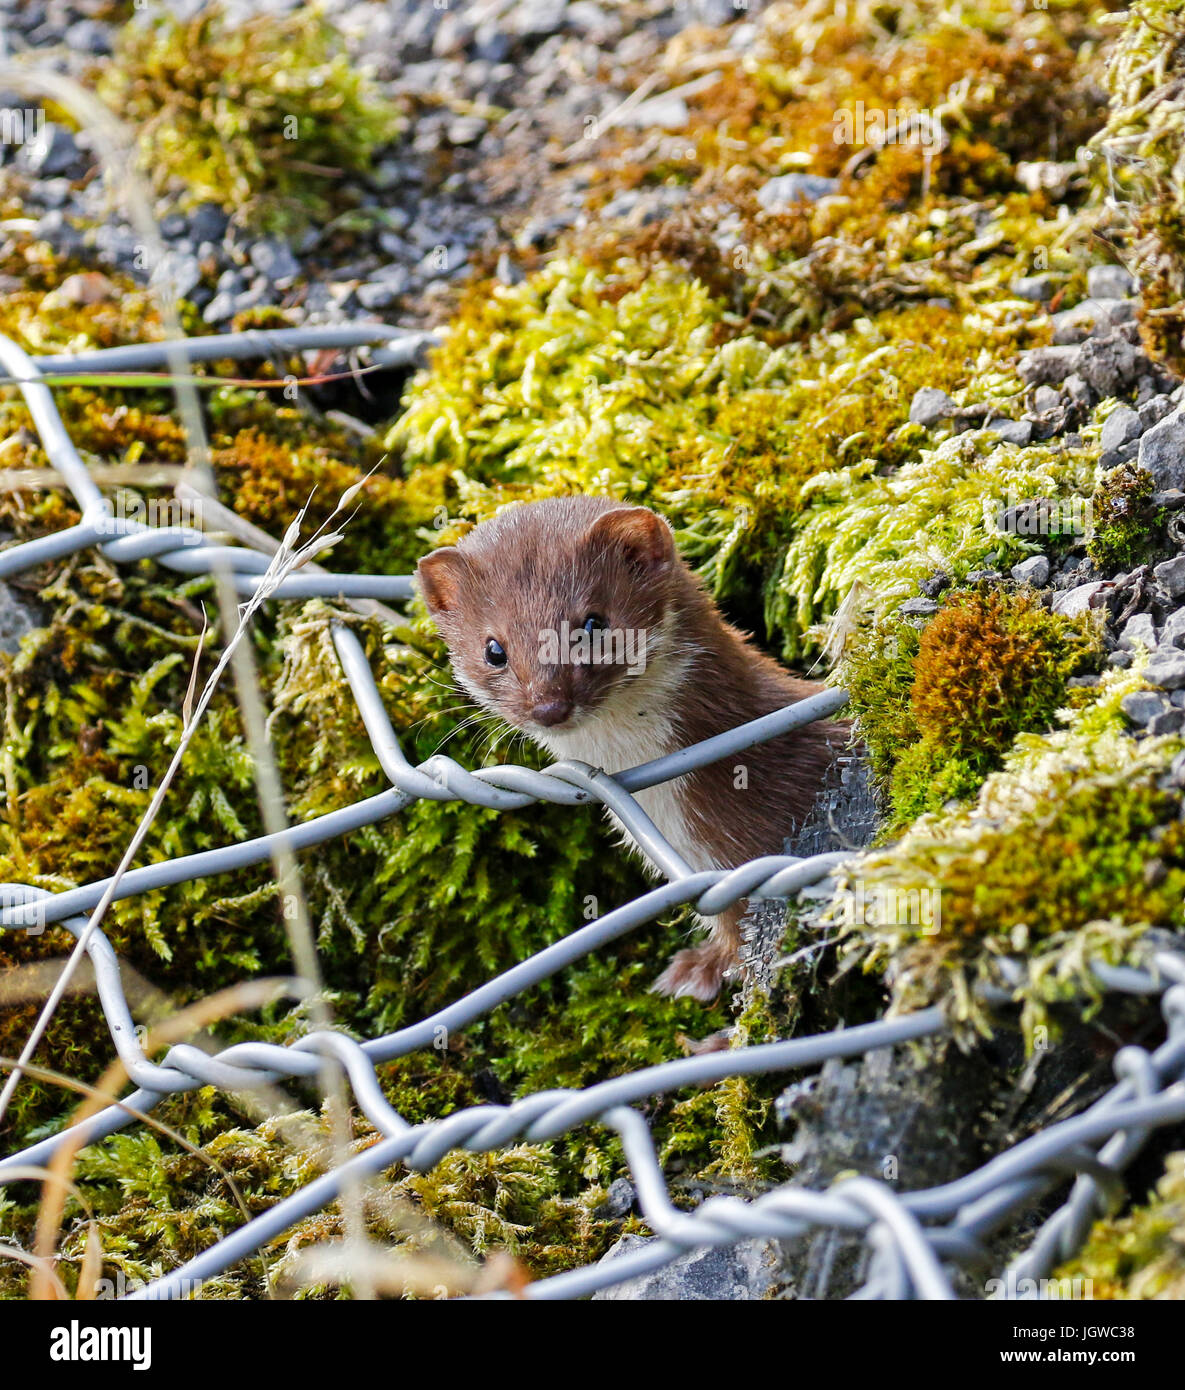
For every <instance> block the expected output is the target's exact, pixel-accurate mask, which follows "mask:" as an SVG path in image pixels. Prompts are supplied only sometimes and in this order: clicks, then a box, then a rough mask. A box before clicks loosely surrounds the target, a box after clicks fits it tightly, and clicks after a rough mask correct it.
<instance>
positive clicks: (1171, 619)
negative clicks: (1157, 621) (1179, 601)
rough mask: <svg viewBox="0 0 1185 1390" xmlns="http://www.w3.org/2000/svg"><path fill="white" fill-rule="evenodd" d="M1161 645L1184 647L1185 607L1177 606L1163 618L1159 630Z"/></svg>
mask: <svg viewBox="0 0 1185 1390" xmlns="http://www.w3.org/2000/svg"><path fill="white" fill-rule="evenodd" d="M1160 645H1161V646H1162V647H1185V608H1178V609H1177V610H1176V611H1175V612H1173V613H1170V614H1169V615H1168V617H1167V618H1166V619H1165V620H1164V627H1162V628H1161V630H1160Z"/></svg>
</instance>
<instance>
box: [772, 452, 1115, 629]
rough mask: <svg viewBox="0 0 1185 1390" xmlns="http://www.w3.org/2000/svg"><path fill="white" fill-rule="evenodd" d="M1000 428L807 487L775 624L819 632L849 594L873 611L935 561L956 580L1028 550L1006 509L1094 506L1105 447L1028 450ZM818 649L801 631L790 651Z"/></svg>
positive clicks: (779, 587) (776, 597)
mask: <svg viewBox="0 0 1185 1390" xmlns="http://www.w3.org/2000/svg"><path fill="white" fill-rule="evenodd" d="M991 438H992V437H991V436H990V435H984V434H978V433H976V434H965V435H954V436H952V437H950V438H948V439H946V440H944V441H943V442H942V443H940V444H939V445H938V446H937V448H934V449H923V450H922V451H921V452H920V453H919V455H918V457H917V458H916V459H911V460H910V461H909V462H908V463H906V464H904V465H903V466H902V467H901V468H899V469H897V470H896V471H895V472H894V473H891V474H882V473H880V472H878V471H877V470H876V468H875V466H874V465H873V464H872V463H871V462H862V463H860V464H859V465H858V466H856V467H853V468H850V469H848V470H846V471H844V472H833V473H828V474H822V475H820V476H819V477H817V478H815V479H814V480H813V481H812V482H811V483H810V484H809V485H808V487H807V488H806V489H804V491H805V493H806V496H807V500H808V501H809V503H810V512H809V514H808V516H807V518H806V519H805V521H804V523H803V525H802V526H801V527H800V528H799V529H798V531H797V534H796V535H795V537H794V540H793V541H792V543H791V545H790V546H789V548H788V550H787V553H786V558H785V562H784V564H783V566H782V569H781V573H780V574H779V576H778V578H777V581H776V583H774V584H773V585H771V588H770V590H769V597H768V600H767V614H768V617H767V621H768V622H769V624H770V625H771V626H776V627H777V628H779V629H780V630H782V631H788V632H791V633H793V632H795V631H800V632H804V633H806V634H807V638H808V639H809V638H810V637H812V636H813V637H815V639H816V640H817V639H818V637H819V636H822V635H823V634H822V632H821V630H820V631H816V632H815V633H811V630H810V629H811V626H812V624H815V623H817V622H819V621H820V619H822V618H825V617H827V616H828V615H829V613H830V612H831V611H833V610H834V609H835V608H836V607H838V605H839V604H840V602H841V601H842V600H844V599H848V600H849V601H850V600H851V599H853V598H858V599H866V601H867V602H868V603H869V604H870V605H871V607H872V610H873V613H874V616H879V615H882V614H884V613H885V612H886V611H887V610H888V608H889V606H890V605H893V604H896V603H900V601H901V600H902V599H905V598H908V597H910V596H911V595H912V594H913V593H915V592H916V588H917V584H918V583H919V582H920V581H921V580H923V579H925V578H927V577H928V576H929V575H930V574H931V573H933V571H934V570H935V568H943V569H945V570H947V571H948V573H950V574H951V575H953V576H954V577H956V578H961V577H962V576H965V575H966V574H967V573H968V572H969V571H971V570H973V569H977V568H981V567H983V565H984V564H985V562H987V561H988V559H989V557H994V558H995V560H996V561H997V562H998V563H1000V564H1001V565H1005V564H1007V563H1015V562H1016V561H1017V560H1020V559H1022V558H1023V557H1024V555H1025V553H1026V546H1025V542H1024V541H1023V540H1022V539H1020V538H1018V537H1016V536H1014V535H1012V534H1011V533H1007V532H1002V531H1001V530H1000V529H999V527H998V524H997V518H998V515H999V512H1000V510H1001V509H1002V508H1005V507H1008V506H1012V505H1015V504H1016V503H1017V502H1020V501H1024V500H1026V499H1029V498H1034V497H1054V498H1058V499H1059V500H1060V501H1061V503H1062V504H1064V505H1066V506H1073V505H1074V504H1075V499H1078V505H1080V506H1081V507H1082V510H1083V511H1084V512H1085V502H1086V498H1087V497H1088V496H1089V495H1090V492H1091V491H1093V487H1094V456H1095V453H1096V449H1095V446H1091V445H1088V446H1084V447H1082V448H1071V449H1065V450H1055V449H1052V448H1048V447H1046V446H1043V445H1034V446H1032V447H1031V448H1027V449H1023V450H1018V449H1016V448H1013V447H1012V446H1011V445H1004V444H995V445H993V444H992V443H991V442H989V441H990V440H991ZM806 645H809V641H804V640H803V639H801V638H800V639H798V641H797V642H795V643H794V644H793V647H792V650H794V649H798V648H801V647H802V646H806Z"/></svg>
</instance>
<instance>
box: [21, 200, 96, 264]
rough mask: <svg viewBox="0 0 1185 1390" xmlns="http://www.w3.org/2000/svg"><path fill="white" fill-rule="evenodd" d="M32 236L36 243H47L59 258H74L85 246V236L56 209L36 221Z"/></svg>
mask: <svg viewBox="0 0 1185 1390" xmlns="http://www.w3.org/2000/svg"><path fill="white" fill-rule="evenodd" d="M33 235H34V237H35V238H36V239H37V240H38V241H46V242H48V243H49V244H50V246H52V247H53V249H54V250H55V251H56V252H57V253H58V254H59V255H61V256H76V255H77V254H78V253H79V252H80V251H81V250H82V249H83V248H84V247H85V245H86V237H85V235H84V234H83V233H82V232H80V231H79V229H78V228H77V227H76V226H75V225H74V224H73V222H67V221H66V219H65V217H64V216H63V214H62V213H61V211H59V210H58V209H57V208H54V209H53V211H52V212H47V213H46V214H45V215H44V216H43V217H39V218H38V219H37V226H36V227H35V228H34V229H33Z"/></svg>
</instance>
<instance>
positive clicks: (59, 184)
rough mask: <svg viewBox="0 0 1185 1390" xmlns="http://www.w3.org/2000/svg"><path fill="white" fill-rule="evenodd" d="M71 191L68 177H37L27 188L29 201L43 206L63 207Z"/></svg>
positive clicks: (68, 199)
mask: <svg viewBox="0 0 1185 1390" xmlns="http://www.w3.org/2000/svg"><path fill="white" fill-rule="evenodd" d="M73 192H74V190H73V187H72V185H71V181H70V180H69V179H68V178H64V177H62V178H53V179H38V180H37V182H36V183H35V184H34V185H33V187H32V188H31V189H30V190H29V201H30V202H36V203H40V204H41V206H42V207H44V208H64V207H65V206H66V204H67V203H68V202H69V201H70V198H71V195H72V194H73Z"/></svg>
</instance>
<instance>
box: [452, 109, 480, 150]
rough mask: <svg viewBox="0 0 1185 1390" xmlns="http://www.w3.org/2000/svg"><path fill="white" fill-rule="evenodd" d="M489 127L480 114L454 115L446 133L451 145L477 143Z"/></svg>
mask: <svg viewBox="0 0 1185 1390" xmlns="http://www.w3.org/2000/svg"><path fill="white" fill-rule="evenodd" d="M488 129H489V126H487V125H486V123H485V121H483V120H482V119H481V117H480V116H454V117H453V119H452V120H451V121H449V123H448V126H447V127H446V130H445V133H446V135H447V136H448V142H449V144H450V145H476V144H477V142H478V141H479V140H480V139H481V137H482V136H483V135H484V134H485V133H486V131H487V130H488Z"/></svg>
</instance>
